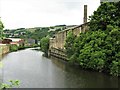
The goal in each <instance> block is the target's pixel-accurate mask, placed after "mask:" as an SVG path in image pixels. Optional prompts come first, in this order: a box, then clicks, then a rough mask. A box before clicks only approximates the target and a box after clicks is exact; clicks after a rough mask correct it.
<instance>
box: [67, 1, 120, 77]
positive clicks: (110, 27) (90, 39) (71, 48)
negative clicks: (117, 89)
mask: <svg viewBox="0 0 120 90" xmlns="http://www.w3.org/2000/svg"><path fill="white" fill-rule="evenodd" d="M65 47H66V52H67V55H68V59H69V60H70V61H72V62H74V63H79V64H80V66H81V67H82V68H87V69H93V70H97V71H100V72H101V71H103V72H108V73H110V74H112V75H115V76H120V2H116V3H113V2H107V3H101V5H100V6H99V8H98V9H97V11H94V14H93V15H92V16H90V22H89V31H87V32H85V33H81V34H80V36H79V37H76V38H75V36H74V35H73V34H71V33H70V34H69V35H68V36H67V39H66V44H65ZM73 52H74V53H73Z"/></svg>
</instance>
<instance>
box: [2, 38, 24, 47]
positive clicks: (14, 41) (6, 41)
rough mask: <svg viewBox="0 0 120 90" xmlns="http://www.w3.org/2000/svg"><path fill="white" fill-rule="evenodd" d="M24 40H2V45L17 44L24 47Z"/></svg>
mask: <svg viewBox="0 0 120 90" xmlns="http://www.w3.org/2000/svg"><path fill="white" fill-rule="evenodd" d="M24 43H25V41H24V39H21V38H6V39H3V40H2V44H15V45H17V46H24Z"/></svg>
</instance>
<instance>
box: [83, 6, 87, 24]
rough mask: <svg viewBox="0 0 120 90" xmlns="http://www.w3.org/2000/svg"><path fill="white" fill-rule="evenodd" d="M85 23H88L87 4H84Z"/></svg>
mask: <svg viewBox="0 0 120 90" xmlns="http://www.w3.org/2000/svg"><path fill="white" fill-rule="evenodd" d="M83 23H87V5H84V19H83Z"/></svg>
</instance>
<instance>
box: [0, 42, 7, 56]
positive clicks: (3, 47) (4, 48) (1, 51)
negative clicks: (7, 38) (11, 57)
mask: <svg viewBox="0 0 120 90" xmlns="http://www.w3.org/2000/svg"><path fill="white" fill-rule="evenodd" d="M8 52H9V46H7V45H6V44H0V55H3V54H6V53H8Z"/></svg>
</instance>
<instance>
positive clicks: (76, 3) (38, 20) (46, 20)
mask: <svg viewBox="0 0 120 90" xmlns="http://www.w3.org/2000/svg"><path fill="white" fill-rule="evenodd" d="M84 5H88V16H90V15H92V14H93V11H95V10H97V8H98V7H99V5H100V0H0V17H1V20H2V22H3V24H4V26H5V29H16V28H33V27H48V26H55V25H63V24H66V25H80V24H82V23H83V15H84V12H83V10H84Z"/></svg>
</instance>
